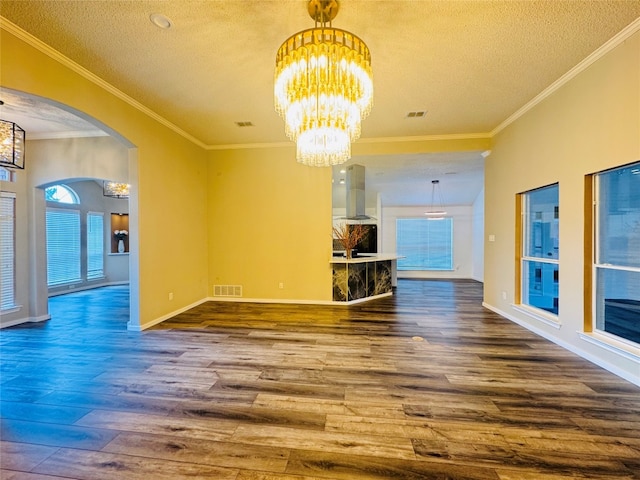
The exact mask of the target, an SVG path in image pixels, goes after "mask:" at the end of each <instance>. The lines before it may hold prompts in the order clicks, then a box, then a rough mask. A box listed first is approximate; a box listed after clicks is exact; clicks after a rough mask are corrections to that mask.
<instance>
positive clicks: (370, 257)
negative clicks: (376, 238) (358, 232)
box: [329, 253, 403, 263]
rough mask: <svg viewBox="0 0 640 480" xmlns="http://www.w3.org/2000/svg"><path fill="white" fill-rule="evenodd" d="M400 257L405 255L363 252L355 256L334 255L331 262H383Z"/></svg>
mask: <svg viewBox="0 0 640 480" xmlns="http://www.w3.org/2000/svg"><path fill="white" fill-rule="evenodd" d="M399 258H403V257H402V256H401V255H397V254H395V253H379V254H366V253H361V254H359V255H358V256H357V257H355V258H347V257H332V258H331V260H330V261H329V263H365V262H383V261H385V260H398V259H399Z"/></svg>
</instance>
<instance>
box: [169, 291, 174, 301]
mask: <svg viewBox="0 0 640 480" xmlns="http://www.w3.org/2000/svg"><path fill="white" fill-rule="evenodd" d="M169 300H173V292H169Z"/></svg>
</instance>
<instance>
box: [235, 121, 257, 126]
mask: <svg viewBox="0 0 640 480" xmlns="http://www.w3.org/2000/svg"><path fill="white" fill-rule="evenodd" d="M236 125H237V126H239V127H253V123H251V122H236Z"/></svg>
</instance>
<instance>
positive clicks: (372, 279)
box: [331, 254, 401, 303]
mask: <svg viewBox="0 0 640 480" xmlns="http://www.w3.org/2000/svg"><path fill="white" fill-rule="evenodd" d="M398 258H401V257H399V256H398V255H395V254H376V255H360V256H357V257H355V258H345V257H333V258H332V259H331V263H332V265H333V301H334V302H346V303H352V302H354V303H355V302H361V301H365V300H371V299H372V298H378V297H385V296H388V295H392V294H393V287H395V286H396V285H397V268H396V267H397V260H398Z"/></svg>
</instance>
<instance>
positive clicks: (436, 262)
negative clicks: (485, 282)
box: [396, 218, 453, 271]
mask: <svg viewBox="0 0 640 480" xmlns="http://www.w3.org/2000/svg"><path fill="white" fill-rule="evenodd" d="M396 249H397V251H398V255H401V256H403V257H405V258H400V259H398V270H405V271H406V270H453V219H452V218H443V219H439V220H428V219H425V218H399V219H398V220H397V221H396Z"/></svg>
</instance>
